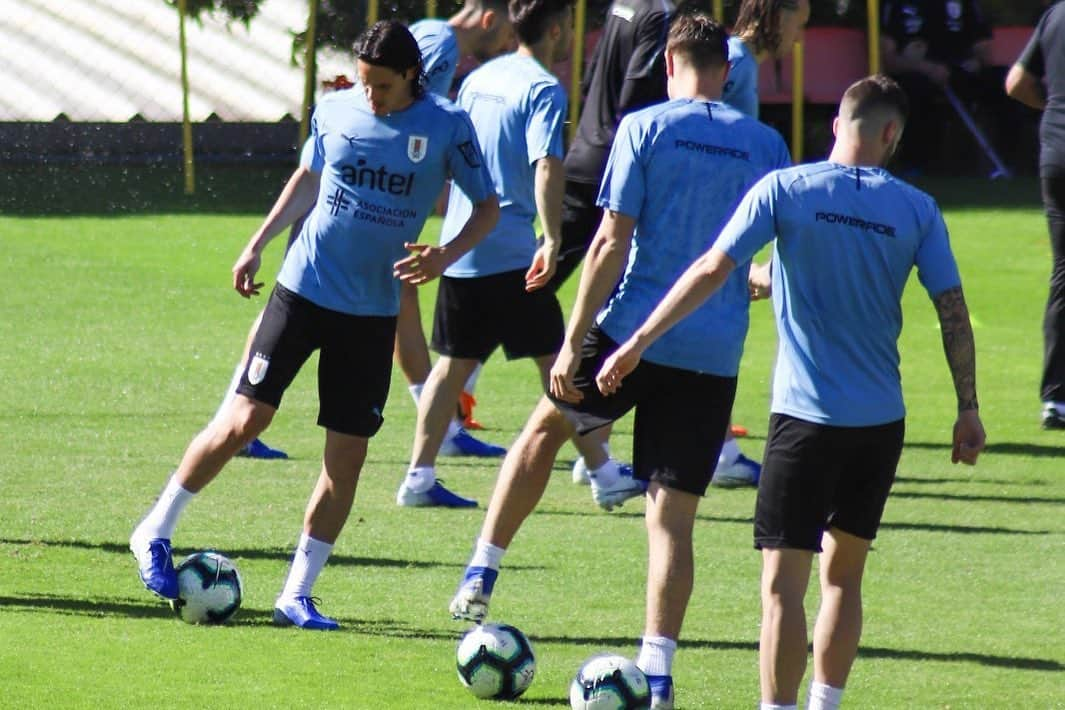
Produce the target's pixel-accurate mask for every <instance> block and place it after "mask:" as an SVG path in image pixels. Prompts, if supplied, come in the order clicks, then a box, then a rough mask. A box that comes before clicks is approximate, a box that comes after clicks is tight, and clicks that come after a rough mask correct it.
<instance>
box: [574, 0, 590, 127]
mask: <svg viewBox="0 0 1065 710" xmlns="http://www.w3.org/2000/svg"><path fill="white" fill-rule="evenodd" d="M587 11H588V0H577V4H576V6H575V7H574V15H573V51H572V52H571V53H570V74H569V140H570V142H572V141H573V137H574V136H576V135H577V122H578V121H579V120H580V115H581V76H582V75H583V73H584V29H585V26H586V24H587V14H588V12H587Z"/></svg>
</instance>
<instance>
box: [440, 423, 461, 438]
mask: <svg viewBox="0 0 1065 710" xmlns="http://www.w3.org/2000/svg"><path fill="white" fill-rule="evenodd" d="M460 431H462V424H460V423H459V420H458V419H452V420H451V421H449V422H448V423H447V433H446V434H444V441H451V440H452V439H454V438H455V435H456V434H458V433H459V432H460Z"/></svg>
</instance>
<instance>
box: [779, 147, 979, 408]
mask: <svg viewBox="0 0 1065 710" xmlns="http://www.w3.org/2000/svg"><path fill="white" fill-rule="evenodd" d="M770 182H771V184H770V185H768V186H767V191H768V194H770V195H771V196H772V197H771V202H770V204H772V206H773V207H772V209H773V220H774V223H775V225H776V233H777V241H776V257H775V258H774V260H773V290H774V306H775V308H776V310H777V316H778V326H779V329H780V356H779V358H778V362H779V365H780V368H781V370H782V371H783V374H782V375H781V376H779V377H778V378H777V379H776V382H775V391H774V411H782V409H783V410H784V412H785V413H788V414H792V415H794V416H799V417H801V418H803V419H806V420H808V421H823V422H831V423H835V424H841V425H845V426H847V425H850V426H865V425H871V424H878V423H885V422H887V421H893V420H894V419H898V418H901V417H902V416H903V414H904V409H903V406H902V393H901V388H900V384H899V371H898V365H899V355H898V348H897V340H898V336H899V333H900V331H901V329H902V308H901V298H902V293H903V289H904V287H905V285H906V281H907V279H908V278H909V275H910V272H911V270H912V269H913V267H914V266H915V265H916V266H917V268H918V275H919V277H920V279H921V282H922V283H923V284H924V286H925V288H926V289H927V290H928V291H929V292H930V293H933V294H937V293H940V292H942V291H943V290H946V289H947V288H950V287H953V286H955V285H957V284H958V283H960V279H959V277H958V273H957V267H956V266H955V264H954V259H953V256H951V254H950V248H949V241H948V238H947V233H946V228H945V226H944V225H943V219H942V215H941V214H940V212H939V208H938V207H937V206H936V204H935V201H934V200H932V198H931V197H929V196H928V195H926V194H925V193H923V192H921V191H920V190H917V189H916V188H914V187H912V186H910V185H908V184H906V183H905V182H903V181H901V180H898V179H897V178H895V177H893V176H892V175H891V174H890V173H888V172H887V171H885V170H883V169H880V168H867V167H849V166H843V165H840V164H837V163H830V162H822V163H815V164H812V165H802V166H798V167H795V168H792V169H789V170H784V171H781V172H780V173H777V174H774V175H773V176H772V177H771V180H770ZM778 296H779V297H778ZM778 372H780V370H778Z"/></svg>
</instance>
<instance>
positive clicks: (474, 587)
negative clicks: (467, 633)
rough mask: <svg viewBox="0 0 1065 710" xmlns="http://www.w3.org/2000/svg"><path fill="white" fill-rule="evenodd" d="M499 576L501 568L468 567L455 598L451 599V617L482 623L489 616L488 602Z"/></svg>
mask: <svg viewBox="0 0 1065 710" xmlns="http://www.w3.org/2000/svg"><path fill="white" fill-rule="evenodd" d="M498 576H499V570H495V569H492V568H491V567H467V568H466V574H465V575H463V577H462V582H461V583H460V584H459V589H458V591H457V592H455V598H454V599H452V600H451V606H450V607H449V610H450V611H451V618H452V619H465V620H466V621H472V622H473V623H475V624H480V623H482V622H483V621H484V619H485V617H486V616H488V602H489V600H490V599H491V598H492V588H493V587H494V586H495V583H496V578H497V577H498Z"/></svg>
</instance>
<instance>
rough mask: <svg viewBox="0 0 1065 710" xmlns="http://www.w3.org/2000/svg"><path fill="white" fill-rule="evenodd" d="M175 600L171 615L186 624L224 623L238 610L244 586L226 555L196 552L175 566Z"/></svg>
mask: <svg viewBox="0 0 1065 710" xmlns="http://www.w3.org/2000/svg"><path fill="white" fill-rule="evenodd" d="M176 572H177V580H178V598H177V599H174V600H172V601H171V602H170V606H171V607H173V609H174V613H175V614H177V615H178V618H180V619H181V620H182V621H184V622H186V623H189V624H224V623H225V622H226V621H228V620H229V619H230V618H231V617H232V616H233V614H235V613H236V612H237V609H239V608H240V600H241V598H242V597H243V596H244V585H243V583H242V582H241V581H240V573H239V572H237V568H236V567H235V566H234V565H233V563H232V562H230V561H229V558H228V557H226V556H225V555H221V554H219V553H217V552H213V551H208V552H197V553H196V554H194V555H189V556H188V557H186V558H185V559H184V561H182V563H181V564H179V565H178V566H177V569H176Z"/></svg>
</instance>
